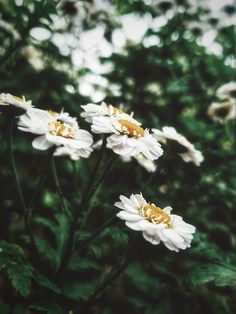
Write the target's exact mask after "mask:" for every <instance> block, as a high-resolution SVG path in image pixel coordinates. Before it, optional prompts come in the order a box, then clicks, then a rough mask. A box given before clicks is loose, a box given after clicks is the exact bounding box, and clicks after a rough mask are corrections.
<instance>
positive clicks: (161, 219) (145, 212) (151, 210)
mask: <svg viewBox="0 0 236 314" xmlns="http://www.w3.org/2000/svg"><path fill="white" fill-rule="evenodd" d="M140 214H141V215H142V216H143V217H144V218H145V219H146V220H148V221H150V222H152V223H154V224H156V225H158V224H160V223H165V224H166V225H167V226H168V227H169V228H171V227H172V220H171V217H170V215H168V214H167V213H165V212H164V211H163V210H162V209H161V208H160V207H156V205H155V204H145V205H143V206H142V207H141V210H140Z"/></svg>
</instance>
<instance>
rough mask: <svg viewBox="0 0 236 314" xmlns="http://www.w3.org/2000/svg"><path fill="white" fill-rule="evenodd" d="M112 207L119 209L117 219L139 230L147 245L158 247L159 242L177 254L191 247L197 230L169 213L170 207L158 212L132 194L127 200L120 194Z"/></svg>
mask: <svg viewBox="0 0 236 314" xmlns="http://www.w3.org/2000/svg"><path fill="white" fill-rule="evenodd" d="M115 206H116V207H118V208H120V209H121V211H120V212H119V213H118V214H117V217H119V218H120V219H122V220H125V224H126V226H128V227H129V228H131V229H133V230H136V231H142V234H143V237H144V239H145V240H147V241H148V242H150V243H152V244H154V245H157V244H159V243H160V242H161V241H162V242H163V244H164V245H165V246H166V247H167V248H168V249H170V250H171V251H176V252H179V250H185V249H186V248H188V247H190V246H191V241H192V239H193V233H194V232H195V230H196V228H195V227H194V226H192V225H190V224H187V223H186V222H184V221H183V218H182V217H181V216H178V215H172V214H170V212H171V210H172V208H171V207H170V206H167V207H165V208H163V209H161V208H160V207H157V206H156V205H155V204H153V203H147V202H146V200H145V199H144V198H143V196H142V194H141V193H140V194H132V195H131V196H130V198H127V197H125V196H123V195H121V196H120V202H116V203H115Z"/></svg>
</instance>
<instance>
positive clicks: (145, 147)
mask: <svg viewBox="0 0 236 314" xmlns="http://www.w3.org/2000/svg"><path fill="white" fill-rule="evenodd" d="M140 125H141V123H139V122H138V121H137V120H135V119H134V118H132V117H131V116H129V115H128V114H125V113H122V114H119V115H116V116H111V117H94V118H93V119H92V125H91V130H92V132H94V133H97V134H102V133H105V134H109V133H111V134H112V135H110V136H109V137H108V138H107V147H109V148H111V149H112V150H113V151H114V152H115V153H116V154H118V155H123V156H136V155H138V154H140V153H142V154H143V155H144V156H145V157H146V158H147V159H150V160H155V159H158V158H159V157H160V156H161V155H162V154H163V150H162V148H161V145H160V144H159V143H158V142H157V140H156V139H155V138H154V137H153V136H152V135H151V134H149V131H148V130H147V129H145V130H144V129H143V128H142V127H141V126H140Z"/></svg>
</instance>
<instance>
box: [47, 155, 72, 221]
mask: <svg viewBox="0 0 236 314" xmlns="http://www.w3.org/2000/svg"><path fill="white" fill-rule="evenodd" d="M51 165H52V174H53V179H54V182H55V185H56V189H57V195H58V197H59V200H60V203H61V207H62V210H63V211H64V213H65V214H66V215H67V216H68V217H69V218H70V219H72V218H71V212H70V210H69V209H68V207H67V204H66V200H65V199H64V196H63V192H62V189H61V185H60V181H59V178H58V174H57V169H56V165H55V161H54V159H52V160H51Z"/></svg>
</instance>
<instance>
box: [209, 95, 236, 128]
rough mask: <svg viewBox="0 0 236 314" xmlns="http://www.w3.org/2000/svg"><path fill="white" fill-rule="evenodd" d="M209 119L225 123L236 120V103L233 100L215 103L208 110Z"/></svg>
mask: <svg viewBox="0 0 236 314" xmlns="http://www.w3.org/2000/svg"><path fill="white" fill-rule="evenodd" d="M208 115H209V117H210V118H211V119H212V120H213V121H215V122H220V123H224V122H225V121H227V120H232V119H235V118H236V103H235V102H234V101H232V100H226V101H223V102H213V103H212V104H211V105H210V107H209V109H208Z"/></svg>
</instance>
